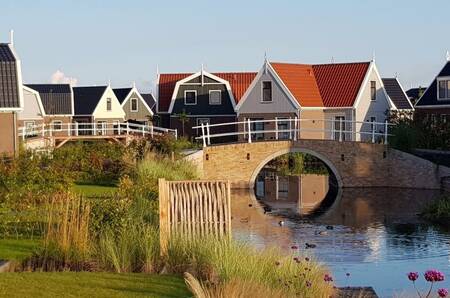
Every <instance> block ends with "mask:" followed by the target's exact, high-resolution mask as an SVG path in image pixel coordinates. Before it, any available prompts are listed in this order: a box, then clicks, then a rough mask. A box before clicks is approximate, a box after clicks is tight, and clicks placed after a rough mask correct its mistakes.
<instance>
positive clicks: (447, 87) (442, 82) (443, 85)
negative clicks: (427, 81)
mask: <svg viewBox="0 0 450 298" xmlns="http://www.w3.org/2000/svg"><path fill="white" fill-rule="evenodd" d="M438 99H440V100H450V78H448V79H438Z"/></svg>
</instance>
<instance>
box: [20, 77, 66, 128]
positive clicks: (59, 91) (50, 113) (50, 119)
mask: <svg viewBox="0 0 450 298" xmlns="http://www.w3.org/2000/svg"><path fill="white" fill-rule="evenodd" d="M24 90H25V91H26V94H27V97H26V98H25V99H26V101H25V108H24V113H23V116H21V117H25V118H26V117H30V116H32V115H28V114H30V113H31V114H35V113H36V112H37V111H36V108H37V106H39V105H41V106H42V108H43V113H42V116H43V119H42V122H43V123H44V124H46V125H50V127H51V129H52V134H53V135H54V136H58V135H67V130H68V128H69V126H70V125H71V123H72V118H73V116H74V99H73V91H72V87H71V86H70V84H25V88H24ZM32 91H34V92H32ZM36 103H37V104H38V105H37V106H36ZM25 111H26V113H25ZM22 120H23V122H24V123H23V124H24V125H25V124H28V125H31V123H32V121H33V119H22ZM25 121H26V123H25ZM39 122H40V121H39V119H36V120H35V124H38V123H39Z"/></svg>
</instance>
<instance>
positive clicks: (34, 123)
mask: <svg viewBox="0 0 450 298" xmlns="http://www.w3.org/2000/svg"><path fill="white" fill-rule="evenodd" d="M28 125H31V128H30V129H29V128H28ZM35 125H36V122H35V121H34V120H26V121H24V122H23V127H24V128H25V135H26V136H31V135H33V134H32V133H31V132H32V131H34V127H35Z"/></svg>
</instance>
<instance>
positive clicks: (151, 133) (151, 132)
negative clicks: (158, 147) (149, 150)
mask: <svg viewBox="0 0 450 298" xmlns="http://www.w3.org/2000/svg"><path fill="white" fill-rule="evenodd" d="M150 136H151V137H152V139H153V125H152V126H150Z"/></svg>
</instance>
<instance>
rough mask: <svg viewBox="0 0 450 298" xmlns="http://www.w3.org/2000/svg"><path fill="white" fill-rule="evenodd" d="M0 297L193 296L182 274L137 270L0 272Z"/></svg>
mask: <svg viewBox="0 0 450 298" xmlns="http://www.w3.org/2000/svg"><path fill="white" fill-rule="evenodd" d="M0 297H192V295H191V294H190V292H189V291H188V290H187V288H186V286H185V284H184V280H183V279H182V278H181V277H174V276H165V275H146V274H139V273H132V274H114V273H87V272H45V273H41V272H23V273H2V274H1V275H0Z"/></svg>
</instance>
